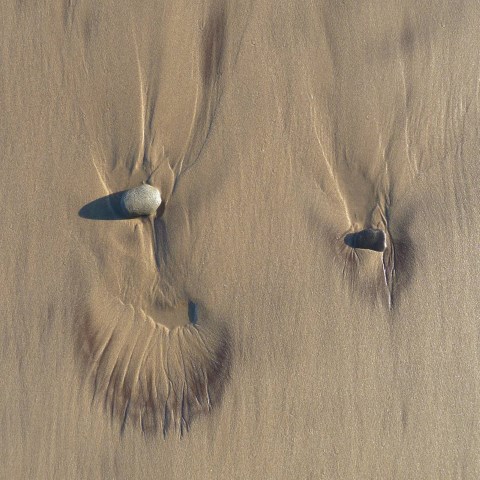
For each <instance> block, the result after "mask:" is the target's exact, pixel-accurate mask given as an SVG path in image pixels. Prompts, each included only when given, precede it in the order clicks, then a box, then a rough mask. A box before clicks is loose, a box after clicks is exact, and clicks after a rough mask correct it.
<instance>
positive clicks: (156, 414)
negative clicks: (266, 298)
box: [81, 299, 231, 435]
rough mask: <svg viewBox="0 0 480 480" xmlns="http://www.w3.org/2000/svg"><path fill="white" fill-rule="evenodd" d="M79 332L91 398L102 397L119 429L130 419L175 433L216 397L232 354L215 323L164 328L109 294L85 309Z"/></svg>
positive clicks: (144, 427) (152, 429)
mask: <svg viewBox="0 0 480 480" xmlns="http://www.w3.org/2000/svg"><path fill="white" fill-rule="evenodd" d="M81 331H82V335H83V342H82V344H83V345H84V353H85V359H86V362H87V364H88V365H89V372H90V373H89V377H90V378H91V381H92V383H93V388H94V393H93V402H94V403H96V402H98V401H100V402H103V403H104V405H105V408H106V410H107V411H108V412H109V413H110V414H111V415H112V418H117V419H118V420H119V421H120V424H121V430H122V432H123V430H124V429H125V427H126V425H127V424H128V423H129V422H132V423H134V424H137V425H140V426H141V428H142V430H143V431H144V432H156V431H159V430H161V431H162V432H163V434H164V435H166V434H167V432H168V430H169V429H170V428H173V429H174V430H176V431H178V432H179V433H180V435H182V434H183V433H184V432H185V431H186V430H188V428H189V425H190V422H191V420H192V418H193V417H194V415H195V414H198V413H201V412H208V411H209V410H210V409H211V408H212V407H213V406H214V405H215V404H217V403H218V401H219V400H220V397H221V395H222V391H223V387H224V385H225V381H226V380H227V377H228V373H229V366H230V357H231V354H230V342H229V337H228V334H227V331H226V330H225V329H224V328H222V327H221V326H218V325H209V324H208V321H202V320H200V321H199V322H198V323H195V324H193V323H191V324H189V325H187V326H182V327H176V328H173V329H168V328H166V327H164V326H163V325H159V324H158V323H156V322H155V321H154V320H152V318H150V317H149V316H147V315H146V314H145V313H143V312H142V311H137V310H135V309H134V307H133V306H131V305H125V304H123V303H122V302H121V301H120V300H115V299H112V300H111V301H110V302H107V301H105V302H103V303H102V305H99V304H98V303H97V305H96V306H95V307H94V308H92V309H91V310H90V311H88V312H86V316H85V322H84V328H82V329H81Z"/></svg>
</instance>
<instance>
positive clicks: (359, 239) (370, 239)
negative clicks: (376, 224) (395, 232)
mask: <svg viewBox="0 0 480 480" xmlns="http://www.w3.org/2000/svg"><path fill="white" fill-rule="evenodd" d="M344 241H345V244H346V245H348V246H349V247H352V248H362V249H365V250H373V251H374V252H384V251H385V249H386V248H387V240H386V236H385V232H384V231H383V230H379V229H377V228H367V229H365V230H362V231H360V232H355V233H349V234H347V235H345V238H344Z"/></svg>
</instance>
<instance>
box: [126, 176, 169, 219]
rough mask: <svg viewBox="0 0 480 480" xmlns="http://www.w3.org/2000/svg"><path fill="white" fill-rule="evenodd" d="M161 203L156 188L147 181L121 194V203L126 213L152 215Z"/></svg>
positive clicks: (131, 215) (129, 214) (130, 214)
mask: <svg viewBox="0 0 480 480" xmlns="http://www.w3.org/2000/svg"><path fill="white" fill-rule="evenodd" d="M161 203H162V197H161V195H160V191H159V190H158V188H155V187H152V186H151V185H148V184H147V183H143V184H142V185H140V186H138V187H135V188H131V189H130V190H127V191H126V192H125V193H124V194H123V195H122V200H121V205H122V208H123V210H124V212H125V214H126V215H128V216H130V217H133V216H139V215H153V214H154V213H155V212H156V211H157V208H158V207H159V206H160V204H161Z"/></svg>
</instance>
